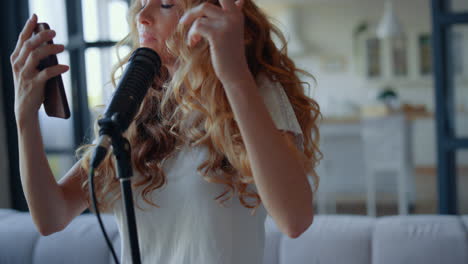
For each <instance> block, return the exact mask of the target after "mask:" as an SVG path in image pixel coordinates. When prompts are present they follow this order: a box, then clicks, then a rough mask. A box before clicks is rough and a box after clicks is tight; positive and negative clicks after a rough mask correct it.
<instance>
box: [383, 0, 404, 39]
mask: <svg viewBox="0 0 468 264" xmlns="http://www.w3.org/2000/svg"><path fill="white" fill-rule="evenodd" d="M402 33H403V28H402V26H401V24H400V22H399V21H398V18H397V16H396V14H395V10H394V8H393V1H390V0H387V1H386V2H385V13H384V16H383V18H382V20H381V21H380V23H379V26H378V27H377V36H378V37H379V38H381V39H383V38H389V37H397V36H400V35H401V34H402Z"/></svg>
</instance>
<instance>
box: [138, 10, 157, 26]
mask: <svg viewBox="0 0 468 264" xmlns="http://www.w3.org/2000/svg"><path fill="white" fill-rule="evenodd" d="M138 22H139V23H141V24H143V25H152V24H153V23H154V17H153V15H152V14H151V11H150V10H149V9H148V7H145V8H144V9H143V10H141V12H140V14H139V15H138Z"/></svg>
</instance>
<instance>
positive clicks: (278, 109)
mask: <svg viewBox="0 0 468 264" xmlns="http://www.w3.org/2000/svg"><path fill="white" fill-rule="evenodd" d="M257 83H258V87H259V91H260V94H261V95H262V97H263V101H264V103H265V105H266V107H267V109H268V111H269V112H270V115H271V118H272V119H273V122H274V123H275V125H276V128H277V129H280V130H285V131H290V132H293V134H294V136H295V143H296V146H297V147H298V149H300V150H301V151H303V150H304V149H303V142H304V135H303V133H302V129H301V126H300V125H299V122H298V120H297V117H296V114H295V113H294V109H293V108H292V105H291V103H290V101H289V98H288V96H287V95H286V92H285V91H284V88H283V86H282V85H281V83H280V82H273V81H271V80H270V79H268V77H266V75H264V74H261V75H259V76H258V78H257Z"/></svg>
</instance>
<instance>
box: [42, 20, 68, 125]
mask: <svg viewBox="0 0 468 264" xmlns="http://www.w3.org/2000/svg"><path fill="white" fill-rule="evenodd" d="M47 29H50V27H49V25H48V24H47V23H38V24H37V26H36V28H35V29H34V33H35V34H37V33H39V32H41V31H43V30H47ZM47 44H54V42H53V41H52V40H50V41H47ZM57 64H58V60H57V56H56V55H55V54H52V55H50V56H48V57H47V58H45V59H43V60H41V61H40V62H39V65H38V67H37V68H38V70H39V71H41V70H43V69H45V68H47V67H50V66H54V65H57ZM43 103H44V109H45V111H46V114H47V115H48V116H53V117H59V118H63V119H68V118H70V108H69V106H68V101H67V96H66V94H65V88H64V86H63V80H62V75H61V74H60V75H57V76H55V77H52V78H50V79H49V80H47V82H46V84H45V89H44V102H43Z"/></svg>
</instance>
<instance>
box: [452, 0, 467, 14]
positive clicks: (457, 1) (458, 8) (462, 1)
mask: <svg viewBox="0 0 468 264" xmlns="http://www.w3.org/2000/svg"><path fill="white" fill-rule="evenodd" d="M451 1H452V2H451V9H452V11H454V12H465V11H468V1H466V0H451Z"/></svg>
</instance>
